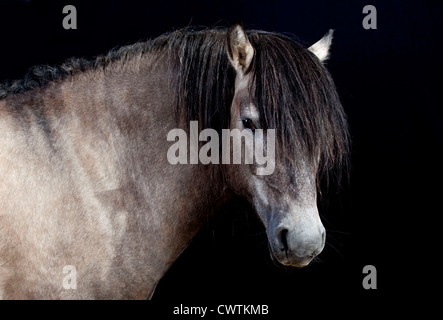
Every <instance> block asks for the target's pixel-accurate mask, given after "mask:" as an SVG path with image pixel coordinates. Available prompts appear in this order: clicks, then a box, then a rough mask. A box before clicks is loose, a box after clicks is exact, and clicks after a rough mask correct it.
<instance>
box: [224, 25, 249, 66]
mask: <svg viewBox="0 0 443 320" xmlns="http://www.w3.org/2000/svg"><path fill="white" fill-rule="evenodd" d="M226 51H227V53H228V57H229V60H230V61H231V64H232V66H233V67H234V69H235V70H236V71H237V73H238V72H240V73H241V74H243V75H245V74H247V73H248V71H249V67H250V65H251V61H252V58H253V57H254V48H253V47H252V45H251V43H250V42H249V39H248V36H247V35H246V32H245V30H243V28H242V27H241V25H239V24H235V25H233V26H232V27H230V28H229V30H228V34H227V49H226Z"/></svg>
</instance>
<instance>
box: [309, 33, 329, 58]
mask: <svg viewBox="0 0 443 320" xmlns="http://www.w3.org/2000/svg"><path fill="white" fill-rule="evenodd" d="M333 33H334V30H332V29H329V32H328V33H327V34H325V35H324V36H323V38H321V39H320V40H318V41H317V42H316V43H314V44H313V45H312V46H310V47H309V48H308V50H309V51H311V52H312V53H313V54H315V55H316V56H317V57H318V58H319V59H320V61H321V62H324V61H326V60H327V59H328V57H329V48H330V47H331V43H332V35H333Z"/></svg>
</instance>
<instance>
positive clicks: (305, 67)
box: [0, 29, 349, 172]
mask: <svg viewBox="0 0 443 320" xmlns="http://www.w3.org/2000/svg"><path fill="white" fill-rule="evenodd" d="M226 31H227V30H226V29H209V30H201V31H193V30H192V29H182V30H177V31H174V32H171V33H168V34H164V35H162V36H160V37H158V38H156V39H154V40H150V41H147V42H139V43H136V44H134V45H131V46H125V47H122V48H120V49H116V50H112V51H110V52H109V53H108V54H107V55H104V56H99V57H97V58H96V59H95V60H92V61H88V60H85V59H76V58H74V59H70V60H68V61H67V62H66V63H64V64H63V65H61V66H59V67H50V66H36V67H33V68H31V69H30V70H29V72H28V73H27V74H26V75H25V77H24V79H22V80H16V81H13V82H5V83H3V84H0V99H2V98H5V97H7V96H9V95H10V94H13V93H25V92H26V91H28V90H30V89H33V88H36V87H42V86H45V85H47V84H48V83H50V82H52V81H57V80H62V79H64V78H66V77H68V76H70V75H73V74H75V73H77V72H82V71H85V70H91V69H93V70H105V69H106V68H107V67H108V66H109V67H111V66H110V65H111V64H112V63H113V62H116V63H125V62H126V61H129V60H131V58H132V57H134V56H137V55H139V54H146V53H149V52H159V53H162V54H163V56H164V57H165V60H166V61H165V63H169V65H170V66H171V70H177V73H178V75H177V78H176V80H175V83H174V84H173V85H174V86H175V88H174V90H175V94H176V112H177V114H183V115H184V116H185V118H186V121H187V122H189V121H190V120H199V122H200V128H202V129H203V128H213V129H216V130H217V131H220V130H221V129H222V128H228V127H229V118H230V106H231V103H232V98H233V95H234V80H235V72H234V70H233V68H232V67H231V65H230V63H229V61H228V57H227V54H226ZM248 37H249V40H250V42H251V44H252V46H253V47H254V48H255V56H254V58H253V61H252V66H251V71H250V72H252V75H253V79H254V80H253V83H252V84H251V88H250V90H251V96H253V97H254V98H255V99H256V101H257V107H258V109H259V112H260V118H261V121H262V123H261V125H262V127H263V128H265V129H266V128H275V129H277V130H278V133H277V135H276V136H277V145H278V148H277V152H278V150H279V149H280V150H283V151H284V152H283V154H285V155H287V156H288V159H287V161H289V162H290V163H289V165H293V164H294V162H295V161H297V160H299V159H300V158H301V157H302V156H303V157H306V156H307V157H308V159H309V161H315V158H316V157H317V156H318V155H320V160H321V162H320V165H321V167H320V169H321V170H320V172H329V171H330V169H331V168H332V167H341V166H342V165H343V164H344V165H346V164H347V161H348V155H349V133H348V127H347V121H346V116H345V113H344V110H343V107H342V106H341V104H340V101H339V98H338V95H337V92H336V89H335V85H334V83H333V80H332V78H331V76H330V74H329V72H328V71H327V70H326V69H325V68H324V66H323V65H322V64H321V63H320V61H319V60H318V59H317V58H316V57H315V56H314V54H312V53H310V52H309V51H307V50H306V49H305V48H304V47H303V46H302V45H300V44H298V43H297V42H296V41H294V40H293V39H291V38H289V37H287V36H284V35H281V34H277V33H269V32H263V31H249V32H248Z"/></svg>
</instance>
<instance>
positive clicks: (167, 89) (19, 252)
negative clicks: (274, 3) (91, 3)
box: [0, 24, 350, 299]
mask: <svg viewBox="0 0 443 320" xmlns="http://www.w3.org/2000/svg"><path fill="white" fill-rule="evenodd" d="M331 41H332V31H330V32H329V33H328V34H326V35H325V36H324V37H323V38H322V39H321V40H319V41H318V42H316V43H315V44H313V45H312V46H310V47H309V48H306V47H304V46H303V45H301V44H299V43H298V42H297V41H295V40H294V39H293V38H292V37H291V36H287V35H282V34H279V33H272V32H264V31H254V30H251V31H245V30H244V28H243V27H242V26H241V25H239V24H236V25H233V26H231V27H230V28H217V29H203V30H194V29H192V28H186V29H181V30H176V31H173V32H170V33H167V34H164V35H161V36H159V37H157V38H155V39H151V40H148V41H146V42H139V43H136V44H134V45H130V46H125V47H122V48H119V49H114V50H112V51H110V52H109V53H108V54H106V55H104V56H98V57H97V58H95V59H93V60H85V59H74V58H73V59H70V60H67V62H66V63H64V64H63V65H61V66H58V67H49V66H37V67H33V68H31V69H30V70H29V72H28V74H27V75H26V76H25V78H24V79H22V80H17V81H12V82H5V83H3V84H2V85H1V86H0V298H3V299H150V297H151V296H152V294H153V293H154V290H155V287H156V285H157V283H158V282H159V281H160V279H161V278H162V276H163V275H164V274H165V273H166V271H167V270H168V269H169V267H170V266H171V265H172V264H173V263H174V261H175V260H176V259H177V258H178V256H179V255H180V254H181V253H182V252H183V251H184V250H185V249H186V247H187V246H188V245H189V243H190V241H191V240H192V238H193V237H194V236H195V235H196V233H197V232H198V231H199V229H201V228H202V226H203V225H204V224H205V222H206V221H207V218H208V216H210V215H212V214H213V213H214V212H215V211H216V210H217V208H219V207H220V206H221V205H222V204H223V203H225V202H226V201H227V200H228V199H229V198H230V197H231V196H232V195H236V196H240V197H243V198H245V199H246V200H247V201H248V202H249V203H250V204H251V206H252V207H253V208H254V210H255V212H256V213H257V214H258V216H259V218H260V220H261V221H262V222H263V224H264V226H265V227H266V234H267V238H268V242H269V248H270V253H271V256H272V257H273V259H274V260H275V261H277V262H278V263H279V264H280V265H282V266H286V267H299V268H300V267H304V266H306V265H308V264H309V262H310V261H311V260H312V259H313V258H314V257H315V256H317V255H318V254H319V253H320V252H321V251H322V249H323V247H324V245H325V239H326V238H325V228H324V227H323V225H322V222H321V219H320V216H319V212H318V209H317V193H318V186H319V180H320V179H323V178H322V177H325V176H333V175H334V174H335V176H337V174H336V173H337V172H340V171H341V170H343V168H345V167H346V164H347V162H348V161H349V160H348V158H349V157H348V155H349V140H350V139H349V133H348V126H347V120H346V115H345V112H344V109H343V107H342V105H341V104H340V100H339V97H338V94H337V91H336V89H335V86H334V82H333V80H332V77H331V75H330V74H329V72H328V71H327V70H326V68H325V66H324V62H325V60H326V59H327V57H328V54H329V48H330V45H331ZM191 121H196V123H198V128H199V129H201V130H204V129H208V128H210V129H213V130H216V131H217V132H221V130H223V129H238V130H240V131H242V132H243V131H247V132H249V133H251V134H252V135H255V132H256V131H257V130H258V129H262V130H263V131H264V132H266V131H269V129H273V130H275V136H276V137H275V158H274V159H273V160H272V161H274V163H273V166H274V168H275V170H274V171H273V173H272V174H269V175H258V174H257V168H259V167H260V164H259V163H257V162H256V161H253V163H248V164H244V163H243V164H214V163H208V164H202V163H198V164H175V165H172V164H171V163H169V162H168V161H167V153H168V148H169V147H170V145H171V142H168V140H167V135H168V132H170V131H171V130H173V129H176V128H179V129H182V130H185V132H189V130H190V123H191ZM250 143H252V142H251V141H246V140H245V142H244V144H245V146H244V147H245V148H248V147H250V146H248V144H250ZM254 143H258V144H262V145H266V144H267V143H268V142H267V139H266V136H265V135H261V136H260V137H255V140H254ZM231 149H232V148H231ZM228 152H231V153H232V150H229V151H228Z"/></svg>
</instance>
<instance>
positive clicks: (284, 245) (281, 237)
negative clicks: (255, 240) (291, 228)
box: [280, 229, 289, 252]
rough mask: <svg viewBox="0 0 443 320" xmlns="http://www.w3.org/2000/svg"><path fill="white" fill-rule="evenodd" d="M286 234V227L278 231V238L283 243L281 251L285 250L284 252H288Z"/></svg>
mask: <svg viewBox="0 0 443 320" xmlns="http://www.w3.org/2000/svg"><path fill="white" fill-rule="evenodd" d="M287 235H288V229H283V230H282V231H281V232H280V240H281V243H282V245H283V249H282V251H285V252H288V250H289V247H288V239H287Z"/></svg>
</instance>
